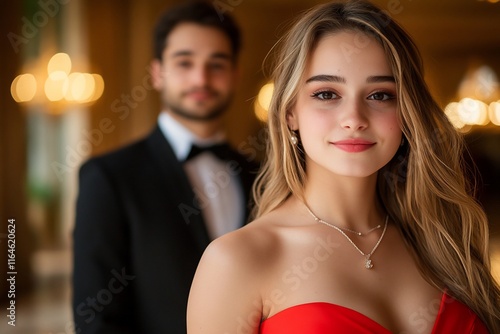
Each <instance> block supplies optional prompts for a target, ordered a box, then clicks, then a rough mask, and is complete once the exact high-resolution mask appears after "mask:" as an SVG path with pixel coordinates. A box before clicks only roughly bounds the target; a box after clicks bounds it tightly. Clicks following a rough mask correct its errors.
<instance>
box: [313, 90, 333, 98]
mask: <svg viewBox="0 0 500 334" xmlns="http://www.w3.org/2000/svg"><path fill="white" fill-rule="evenodd" d="M312 96H313V97H315V98H317V99H320V100H333V99H336V98H338V95H337V94H335V93H334V92H331V91H323V92H317V93H314V94H313V95H312Z"/></svg>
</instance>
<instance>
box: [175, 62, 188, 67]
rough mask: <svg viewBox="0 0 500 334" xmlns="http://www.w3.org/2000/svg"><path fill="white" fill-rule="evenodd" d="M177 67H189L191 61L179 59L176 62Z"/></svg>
mask: <svg viewBox="0 0 500 334" xmlns="http://www.w3.org/2000/svg"><path fill="white" fill-rule="evenodd" d="M177 66H178V67H184V68H189V67H190V66H191V62H189V61H181V62H178V63H177Z"/></svg>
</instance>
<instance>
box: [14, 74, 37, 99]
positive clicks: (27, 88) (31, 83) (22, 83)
mask: <svg viewBox="0 0 500 334" xmlns="http://www.w3.org/2000/svg"><path fill="white" fill-rule="evenodd" d="M36 90H37V84H36V79H35V76H34V75H33V74H21V75H18V76H17V77H16V78H15V79H14V80H13V81H12V85H11V86H10V93H11V95H12V97H13V98H14V100H15V101H16V102H18V103H19V102H29V101H31V100H33V98H34V97H35V94H36Z"/></svg>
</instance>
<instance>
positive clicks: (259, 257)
mask: <svg viewBox="0 0 500 334" xmlns="http://www.w3.org/2000/svg"><path fill="white" fill-rule="evenodd" d="M279 245H280V234H279V232H277V231H276V229H275V228H274V224H273V221H272V218H271V217H269V216H264V217H261V218H259V219H258V220H255V221H253V222H250V223H249V224H247V225H246V226H244V227H242V228H240V229H238V230H236V231H233V232H230V233H227V234H225V235H223V236H221V237H219V238H217V239H215V240H214V241H212V242H211V243H210V245H209V246H208V247H207V249H206V250H205V253H204V255H203V261H215V262H219V263H220V264H221V265H226V264H227V265H232V266H233V268H235V267H238V264H241V263H243V264H245V267H246V266H252V267H253V265H264V264H265V263H266V262H265V261H264V260H265V259H269V254H273V253H275V250H276V248H277V247H279Z"/></svg>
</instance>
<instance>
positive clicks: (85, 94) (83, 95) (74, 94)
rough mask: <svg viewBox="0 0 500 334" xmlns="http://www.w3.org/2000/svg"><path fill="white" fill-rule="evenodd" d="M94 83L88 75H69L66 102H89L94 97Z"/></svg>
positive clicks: (92, 78)
mask: <svg viewBox="0 0 500 334" xmlns="http://www.w3.org/2000/svg"><path fill="white" fill-rule="evenodd" d="M94 90H95V81H94V77H93V76H92V75H91V74H89V73H79V72H74V73H71V74H70V75H69V77H68V90H67V92H66V95H65V98H66V100H67V101H76V102H79V103H84V102H88V101H90V99H91V98H92V96H93V95H94Z"/></svg>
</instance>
